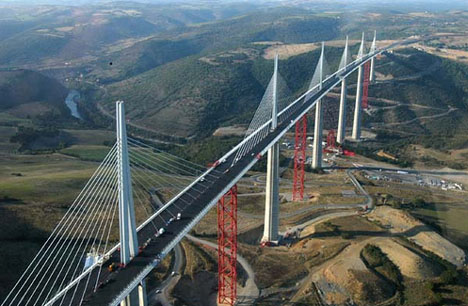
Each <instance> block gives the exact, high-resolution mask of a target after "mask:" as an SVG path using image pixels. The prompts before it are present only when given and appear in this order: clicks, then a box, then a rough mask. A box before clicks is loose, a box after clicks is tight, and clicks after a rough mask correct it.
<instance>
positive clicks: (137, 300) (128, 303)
mask: <svg viewBox="0 0 468 306" xmlns="http://www.w3.org/2000/svg"><path fill="white" fill-rule="evenodd" d="M147 305H148V299H147V296H146V282H145V280H143V281H142V282H140V284H139V285H138V286H137V287H136V288H135V289H134V290H133V291H132V292H131V293H130V295H128V296H127V297H126V298H125V299H124V300H123V301H122V302H120V306H147Z"/></svg>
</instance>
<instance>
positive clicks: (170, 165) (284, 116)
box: [1, 35, 414, 306]
mask: <svg viewBox="0 0 468 306" xmlns="http://www.w3.org/2000/svg"><path fill="white" fill-rule="evenodd" d="M412 42H414V40H406V41H403V42H399V43H394V44H392V45H390V46H388V47H386V48H382V49H379V48H377V42H376V38H375V35H374V40H373V42H372V45H371V48H370V51H369V52H367V51H366V48H365V41H364V35H363V38H362V41H361V47H360V49H359V53H358V54H357V57H356V59H355V60H352V59H351V56H350V54H349V51H348V45H347V43H346V46H345V48H344V52H343V56H342V59H341V62H340V66H339V68H338V70H337V71H336V72H334V73H329V72H327V67H328V65H327V63H326V60H325V55H324V45H322V53H321V57H320V59H319V61H318V64H317V68H316V70H315V73H314V76H313V78H312V80H311V82H310V86H309V89H308V90H307V91H306V92H305V93H303V94H302V95H301V96H300V97H298V98H297V99H296V100H294V101H292V102H290V103H288V101H287V100H285V99H282V97H281V96H280V92H281V90H280V88H281V86H282V84H283V81H282V79H281V76H280V75H279V70H278V57H276V59H275V68H274V73H273V76H272V78H271V80H270V83H269V84H268V87H267V89H266V92H265V95H264V97H263V99H262V100H261V102H260V105H259V107H258V109H257V111H256V113H255V115H254V118H253V119H252V122H251V124H250V126H249V128H248V130H247V133H246V136H245V138H244V139H243V141H241V142H240V143H239V144H238V145H237V146H235V147H234V148H233V149H232V150H230V151H229V152H228V153H226V154H225V155H224V156H223V157H221V158H220V159H219V160H218V161H216V162H215V163H214V165H213V166H212V167H210V168H209V169H205V168H204V167H202V166H199V165H196V164H194V163H191V162H188V161H186V160H183V159H181V158H178V157H177V156H173V155H170V154H167V153H165V152H163V151H160V150H157V149H156V148H153V147H151V146H149V145H148V144H145V143H144V142H141V141H139V140H137V139H133V138H130V137H127V134H126V127H125V122H126V121H125V114H124V105H123V102H117V103H116V106H117V112H116V119H117V124H116V125H117V141H116V143H115V144H114V145H113V147H112V148H111V149H110V150H109V153H108V154H107V156H106V157H105V159H104V160H103V162H102V163H101V165H100V166H99V167H98V169H97V170H96V171H95V173H94V174H93V176H92V177H91V179H90V180H89V181H88V183H87V184H86V186H85V187H84V189H83V190H82V191H81V193H80V194H79V195H78V197H77V198H76V200H75V201H74V203H72V205H71V206H70V208H69V209H68V211H67V212H66V214H65V216H64V217H63V219H62V220H61V221H60V223H59V224H58V225H57V227H56V228H55V229H54V231H53V232H52V234H51V236H50V237H49V238H48V240H47V241H46V243H45V244H44V245H43V247H42V248H41V250H40V251H39V253H38V254H37V255H36V257H35V258H34V259H33V261H32V262H31V264H30V265H29V267H28V268H27V269H26V270H25V272H24V273H23V275H22V276H21V278H20V279H19V280H18V282H17V283H16V285H15V286H14V287H13V288H12V289H11V291H10V293H9V295H8V296H7V298H6V299H5V300H4V301H3V302H2V304H1V306H7V305H8V306H16V305H46V306H52V305H54V306H55V305H118V304H121V305H146V289H145V283H144V279H145V277H146V276H147V275H148V274H149V273H150V272H151V271H152V270H153V269H154V267H156V266H157V265H158V264H159V263H160V262H161V260H162V259H163V258H164V257H165V256H166V255H167V254H168V253H169V252H170V251H171V250H172V248H173V247H174V246H175V245H176V244H177V243H179V242H180V240H181V239H182V238H183V237H184V236H185V235H186V234H187V233H188V232H189V231H190V230H191V229H192V228H193V227H194V226H195V225H196V224H197V223H198V222H199V221H200V220H201V218H203V216H205V215H206V214H207V212H208V211H209V210H210V209H211V208H212V207H213V206H215V205H216V204H217V203H218V201H219V202H220V205H218V243H219V250H220V252H219V265H220V267H219V272H220V273H219V278H220V282H219V284H220V288H219V294H220V297H219V299H220V302H225V303H228V304H233V303H234V302H235V296H236V284H235V282H236V274H235V273H236V272H235V262H236V261H235V256H236V255H235V254H236V245H237V242H236V232H237V227H236V224H237V223H236V205H237V201H236V197H237V195H236V188H235V185H236V183H237V182H238V181H239V180H240V179H241V178H242V176H243V175H244V174H245V173H246V172H247V171H248V170H249V169H250V168H252V166H253V165H254V164H255V163H256V162H257V161H258V160H259V159H260V158H261V157H262V156H264V155H265V154H268V160H267V182H266V183H267V184H266V189H267V190H266V203H265V229H264V234H263V238H262V241H263V242H264V243H266V244H270V243H272V244H274V243H278V241H279V240H280V237H279V234H278V220H279V218H278V217H279V216H278V215H279V200H278V193H279V186H278V185H279V174H278V172H279V165H278V161H279V145H278V141H279V139H280V138H281V137H282V136H283V135H284V134H285V133H286V132H287V131H288V130H290V129H291V128H292V127H294V126H296V147H295V151H296V155H295V181H294V189H295V190H294V195H295V199H296V200H300V199H302V197H303V183H304V182H303V171H304V162H305V154H304V150H305V145H304V143H305V142H304V141H302V140H304V138H305V128H304V127H305V124H306V121H304V120H305V115H306V114H307V112H309V111H310V110H311V109H312V108H315V137H314V153H313V167H315V168H319V167H321V152H322V138H321V135H322V123H321V122H322V117H323V114H322V98H323V97H324V96H325V95H326V94H327V93H328V92H329V91H330V90H332V89H333V88H334V87H336V86H337V85H340V84H341V87H342V90H341V101H340V120H339V126H338V137H337V141H338V142H340V143H342V142H343V141H344V134H345V127H346V118H345V116H346V114H345V111H344V110H345V109H346V107H345V104H346V78H347V77H348V76H349V75H350V74H352V73H353V72H355V71H356V70H357V71H358V84H357V95H356V104H355V112H354V121H353V134H352V137H353V138H354V139H356V140H359V138H360V121H361V111H362V106H363V105H362V100H363V99H362V93H363V92H364V93H366V81H367V82H368V81H369V80H370V81H371V80H372V79H373V73H374V59H375V57H376V56H378V55H379V54H382V53H383V52H386V51H388V50H390V49H392V48H394V47H396V46H398V45H402V44H410V43H412ZM364 72H365V73H364ZM363 79H364V81H363ZM363 85H364V90H363V88H362V87H363ZM367 85H368V83H367ZM299 127H301V128H299ZM301 185H302V189H301ZM301 190H302V192H301ZM226 194H228V195H229V198H228V199H224V195H226ZM220 199H221V201H220ZM137 220H144V221H143V222H142V223H141V224H140V225H139V226H138V227H137V226H136V223H137Z"/></svg>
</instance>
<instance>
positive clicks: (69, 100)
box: [65, 89, 83, 120]
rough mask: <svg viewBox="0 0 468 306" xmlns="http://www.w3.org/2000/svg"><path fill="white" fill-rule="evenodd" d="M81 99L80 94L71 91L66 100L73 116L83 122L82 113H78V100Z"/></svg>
mask: <svg viewBox="0 0 468 306" xmlns="http://www.w3.org/2000/svg"><path fill="white" fill-rule="evenodd" d="M79 98H80V93H79V92H78V91H76V90H74V89H73V90H71V91H70V92H69V93H68V95H67V97H66V98H65V104H66V105H67V107H68V109H70V112H71V115H72V116H73V117H75V118H77V119H80V120H83V117H81V115H80V112H79V111H78V106H77V104H76V100H77V99H79Z"/></svg>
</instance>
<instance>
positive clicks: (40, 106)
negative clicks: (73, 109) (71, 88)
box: [0, 70, 70, 118]
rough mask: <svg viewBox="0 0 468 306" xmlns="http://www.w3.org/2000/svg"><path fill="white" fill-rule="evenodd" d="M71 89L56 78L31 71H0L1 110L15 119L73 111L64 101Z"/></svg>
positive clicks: (65, 113) (64, 113)
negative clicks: (50, 112)
mask: <svg viewBox="0 0 468 306" xmlns="http://www.w3.org/2000/svg"><path fill="white" fill-rule="evenodd" d="M67 93H68V90H67V89H66V88H65V87H64V86H63V85H61V84H60V83H59V82H57V81H56V80H54V79H51V78H49V77H46V76H44V75H42V74H40V73H38V72H34V71H29V70H14V71H0V111H1V112H8V113H10V114H14V115H15V116H16V117H19V118H25V117H28V116H29V117H34V116H38V115H43V114H44V113H46V112H49V111H54V112H58V113H60V114H61V115H62V116H69V115H70V112H69V110H68V108H67V107H66V106H65V103H64V100H65V97H66V96H67Z"/></svg>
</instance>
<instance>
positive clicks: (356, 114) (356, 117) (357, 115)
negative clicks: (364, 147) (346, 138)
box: [352, 33, 364, 140]
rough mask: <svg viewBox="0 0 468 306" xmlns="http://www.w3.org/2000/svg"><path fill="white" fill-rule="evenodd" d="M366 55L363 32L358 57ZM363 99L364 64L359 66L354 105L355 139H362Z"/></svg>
mask: <svg viewBox="0 0 468 306" xmlns="http://www.w3.org/2000/svg"><path fill="white" fill-rule="evenodd" d="M363 55H364V33H362V41H361V47H360V48H359V53H358V58H362V57H363ZM361 100H362V65H360V66H359V68H358V79H357V86H356V105H355V107H354V121H353V135H352V137H353V139H354V140H360V139H361V109H362V105H361V103H362V102H361Z"/></svg>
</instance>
